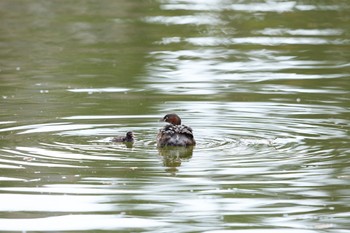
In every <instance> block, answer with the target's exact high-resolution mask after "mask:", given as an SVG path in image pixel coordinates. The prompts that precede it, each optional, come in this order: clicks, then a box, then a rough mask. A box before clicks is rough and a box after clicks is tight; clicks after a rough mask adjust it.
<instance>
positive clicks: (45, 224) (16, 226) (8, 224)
mask: <svg viewBox="0 0 350 233" xmlns="http://www.w3.org/2000/svg"><path fill="white" fill-rule="evenodd" d="M165 225H167V224H166V223H165V222H160V221H156V220H152V219H146V218H135V217H130V218H129V217H127V216H123V215H110V214H109V215H107V214H100V215H99V214H84V215H81V214H69V215H62V216H55V217H45V218H22V219H20V218H16V219H0V226H1V230H3V231H22V230H25V231H84V230H97V229H98V230H115V229H123V228H133V229H137V228H139V229H144V228H150V227H160V226H165Z"/></svg>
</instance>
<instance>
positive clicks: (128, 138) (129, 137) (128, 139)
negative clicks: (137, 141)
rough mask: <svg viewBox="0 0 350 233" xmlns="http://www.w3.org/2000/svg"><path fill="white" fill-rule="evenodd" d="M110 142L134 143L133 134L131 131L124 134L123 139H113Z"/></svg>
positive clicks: (121, 137)
mask: <svg viewBox="0 0 350 233" xmlns="http://www.w3.org/2000/svg"><path fill="white" fill-rule="evenodd" d="M112 142H134V134H133V133H132V132H131V131H129V132H127V133H126V136H125V137H123V136H119V137H115V138H113V139H112Z"/></svg>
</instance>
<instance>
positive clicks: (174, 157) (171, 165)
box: [158, 146, 193, 173]
mask: <svg viewBox="0 0 350 233" xmlns="http://www.w3.org/2000/svg"><path fill="white" fill-rule="evenodd" d="M158 152H159V155H160V156H161V157H162V160H163V165H164V166H165V167H166V168H167V169H166V170H167V171H169V172H172V173H173V172H177V171H178V170H177V167H180V166H181V164H182V162H183V161H188V160H189V159H190V158H192V154H193V146H189V147H176V146H168V147H163V148H158Z"/></svg>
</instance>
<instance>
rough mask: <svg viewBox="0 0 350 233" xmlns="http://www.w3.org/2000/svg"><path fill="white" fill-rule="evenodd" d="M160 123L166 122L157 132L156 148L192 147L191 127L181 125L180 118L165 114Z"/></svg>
mask: <svg viewBox="0 0 350 233" xmlns="http://www.w3.org/2000/svg"><path fill="white" fill-rule="evenodd" d="M160 121H164V122H168V123H169V124H167V125H165V126H164V127H163V128H161V129H160V130H159V133H158V135H157V146H158V147H165V146H194V145H196V141H195V140H194V137H193V133H192V129H191V127H188V126H186V125H182V124H181V118H180V117H179V116H178V115H177V114H175V113H171V114H167V115H165V116H164V117H163V118H162V119H161V120H160Z"/></svg>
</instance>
